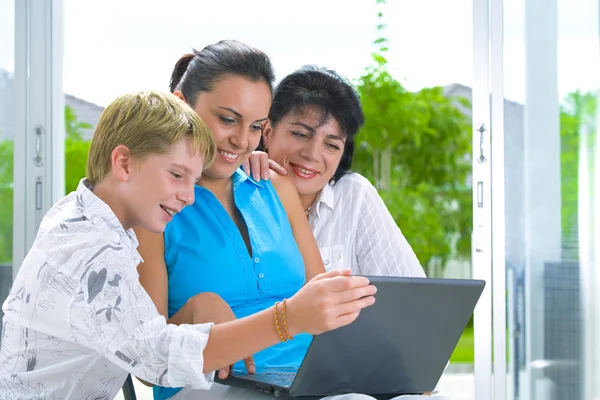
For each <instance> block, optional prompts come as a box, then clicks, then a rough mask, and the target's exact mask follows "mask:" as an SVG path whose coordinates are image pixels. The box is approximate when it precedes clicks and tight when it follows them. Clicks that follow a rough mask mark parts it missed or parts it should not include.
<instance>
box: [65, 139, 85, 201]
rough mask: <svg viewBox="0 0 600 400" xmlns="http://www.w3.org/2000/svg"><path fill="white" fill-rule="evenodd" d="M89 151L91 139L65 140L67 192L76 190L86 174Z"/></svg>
mask: <svg viewBox="0 0 600 400" xmlns="http://www.w3.org/2000/svg"><path fill="white" fill-rule="evenodd" d="M89 152H90V142H89V141H83V140H78V139H70V138H67V139H66V140H65V193H71V192H73V191H75V190H76V189H77V185H79V181H80V180H81V178H83V177H84V176H85V165H86V163H87V158H88V153H89Z"/></svg>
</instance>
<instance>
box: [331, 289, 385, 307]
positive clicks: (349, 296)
mask: <svg viewBox="0 0 600 400" xmlns="http://www.w3.org/2000/svg"><path fill="white" fill-rule="evenodd" d="M375 293H377V287H376V286H374V285H367V286H359V287H354V288H352V289H348V290H344V291H341V292H337V293H336V295H337V296H336V301H339V303H340V304H343V303H348V302H351V301H354V300H358V299H361V298H363V297H368V296H373V295H375Z"/></svg>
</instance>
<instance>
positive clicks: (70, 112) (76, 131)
mask: <svg viewBox="0 0 600 400" xmlns="http://www.w3.org/2000/svg"><path fill="white" fill-rule="evenodd" d="M91 128H92V125H90V124H88V123H87V122H82V121H79V120H78V119H77V113H76V112H75V110H74V109H73V107H71V106H69V105H66V106H65V134H66V138H67V139H73V140H79V141H81V140H83V130H84V129H91Z"/></svg>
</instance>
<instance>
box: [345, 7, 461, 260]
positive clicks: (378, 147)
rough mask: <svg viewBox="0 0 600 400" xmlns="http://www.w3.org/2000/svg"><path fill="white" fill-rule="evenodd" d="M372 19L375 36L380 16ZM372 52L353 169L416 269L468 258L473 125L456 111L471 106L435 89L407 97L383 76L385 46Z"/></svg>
mask: <svg viewBox="0 0 600 400" xmlns="http://www.w3.org/2000/svg"><path fill="white" fill-rule="evenodd" d="M377 3H378V4H379V5H380V7H381V6H383V5H384V4H385V0H377ZM378 17H379V23H378V25H377V30H378V31H379V33H380V35H381V34H382V33H383V30H384V28H385V24H384V23H383V22H382V19H383V13H382V12H381V11H380V12H379V13H378ZM374 44H375V46H376V50H375V52H374V53H373V54H372V58H373V64H372V65H371V66H369V67H368V68H366V70H365V73H364V74H363V75H362V76H361V77H360V78H359V79H358V82H357V89H358V91H359V93H360V95H361V100H362V103H363V109H364V112H365V117H366V123H365V126H364V127H363V129H362V130H361V132H360V134H359V135H358V136H357V149H356V155H355V162H354V164H353V166H354V169H355V170H356V171H357V172H359V173H361V174H363V175H365V176H366V177H368V178H369V179H370V180H371V181H372V182H373V183H374V184H375V186H376V187H377V188H378V190H379V192H380V194H381V196H382V198H383V199H384V201H385V202H386V204H387V206H388V208H389V210H390V212H391V214H392V215H393V217H394V219H395V220H396V222H397V223H398V226H399V227H400V228H401V229H402V231H403V233H404V235H405V236H406V237H407V239H408V241H409V242H410V244H411V246H412V247H413V249H414V251H415V253H416V254H417V256H418V257H419V260H420V261H421V263H422V265H427V264H429V263H430V262H432V261H433V260H436V261H437V262H439V263H440V264H441V266H444V265H445V263H446V262H447V261H448V260H449V259H451V258H465V259H466V258H469V257H470V245H471V243H470V242H471V237H470V234H471V227H472V218H471V216H472V209H471V204H472V200H471V188H470V186H468V184H467V180H468V177H469V174H470V171H471V160H470V154H471V122H470V119H469V117H468V116H466V115H465V114H464V113H463V112H461V111H460V109H459V108H458V106H461V105H462V106H464V107H467V108H469V107H470V104H469V103H468V102H467V101H466V100H465V99H462V98H448V97H446V96H444V92H443V88H441V87H434V88H426V89H423V90H421V91H418V92H411V91H408V90H406V89H405V88H404V86H403V85H402V84H401V83H400V82H399V81H398V80H397V79H395V78H394V77H393V76H392V75H391V74H390V72H389V70H388V65H387V59H386V58H385V54H386V52H387V51H388V47H387V45H388V40H387V39H385V38H384V37H383V36H382V35H381V37H379V38H377V39H376V40H375V42H374Z"/></svg>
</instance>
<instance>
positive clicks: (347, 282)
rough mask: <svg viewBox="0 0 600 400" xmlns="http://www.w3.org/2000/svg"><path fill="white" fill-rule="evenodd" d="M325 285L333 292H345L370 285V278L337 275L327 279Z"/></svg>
mask: <svg viewBox="0 0 600 400" xmlns="http://www.w3.org/2000/svg"><path fill="white" fill-rule="evenodd" d="M324 283H325V285H327V288H328V289H329V290H330V291H332V292H343V291H345V290H350V289H354V288H357V287H363V286H367V285H369V279H368V278H366V277H364V276H336V277H333V278H329V279H325V280H324Z"/></svg>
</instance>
